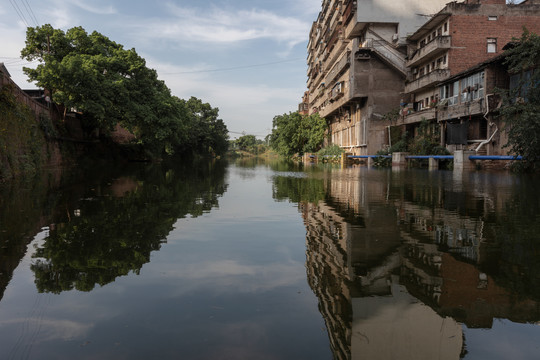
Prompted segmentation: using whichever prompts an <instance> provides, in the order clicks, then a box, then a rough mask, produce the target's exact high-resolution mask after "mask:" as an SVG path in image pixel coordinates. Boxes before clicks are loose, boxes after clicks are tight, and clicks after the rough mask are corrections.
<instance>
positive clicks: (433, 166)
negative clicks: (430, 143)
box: [429, 158, 439, 170]
mask: <svg viewBox="0 0 540 360" xmlns="http://www.w3.org/2000/svg"><path fill="white" fill-rule="evenodd" d="M429 170H439V160H437V159H434V158H429Z"/></svg>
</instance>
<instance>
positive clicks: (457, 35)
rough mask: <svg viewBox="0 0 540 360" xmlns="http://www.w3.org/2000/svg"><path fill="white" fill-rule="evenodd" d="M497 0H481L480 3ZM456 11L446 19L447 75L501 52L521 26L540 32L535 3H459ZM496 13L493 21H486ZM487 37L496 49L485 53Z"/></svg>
mask: <svg viewBox="0 0 540 360" xmlns="http://www.w3.org/2000/svg"><path fill="white" fill-rule="evenodd" d="M503 2H504V1H503ZM492 3H497V1H495V0H492V1H487V0H484V1H482V5H485V4H492ZM459 10H461V11H459V13H457V14H454V15H452V17H451V18H450V35H451V36H452V48H451V50H450V52H449V54H448V63H449V68H450V71H451V74H452V75H454V74H457V73H460V72H462V71H464V70H466V69H468V68H470V67H472V66H474V65H476V64H478V63H480V62H482V61H485V60H487V59H489V58H492V57H494V56H497V55H499V54H501V53H502V52H503V47H504V46H505V45H506V44H508V43H509V42H511V41H512V39H513V38H520V37H521V34H522V33H523V28H524V27H526V28H527V29H528V30H529V31H531V32H535V33H540V21H539V19H540V8H539V7H538V6H534V7H533V6H527V7H515V8H509V7H507V6H506V5H502V6H487V5H486V6H482V7H477V6H472V5H469V6H466V7H463V6H461V7H460V8H459ZM489 16H497V20H489ZM488 38H493V39H496V47H497V51H496V52H495V53H488V51H487V42H488Z"/></svg>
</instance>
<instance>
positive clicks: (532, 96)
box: [501, 30, 540, 170]
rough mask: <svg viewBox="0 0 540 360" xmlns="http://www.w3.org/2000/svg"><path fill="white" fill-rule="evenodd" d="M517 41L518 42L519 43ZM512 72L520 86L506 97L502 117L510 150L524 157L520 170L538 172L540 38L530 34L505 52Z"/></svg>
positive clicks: (525, 33) (539, 145)
mask: <svg viewBox="0 0 540 360" xmlns="http://www.w3.org/2000/svg"><path fill="white" fill-rule="evenodd" d="M516 40H517V39H516ZM505 54H506V61H505V63H506V64H507V65H508V67H509V72H510V73H511V74H513V75H515V76H519V83H518V84H517V86H516V87H515V88H514V89H511V90H510V91H509V92H508V93H507V94H505V95H506V96H504V97H503V101H504V103H503V107H502V108H501V116H502V117H503V119H504V121H505V122H506V131H507V133H508V143H507V144H506V146H507V147H509V148H510V152H511V153H512V154H514V155H521V156H523V158H524V160H523V162H522V163H520V164H519V167H520V169H519V170H534V169H538V167H539V164H540V70H539V69H540V36H538V35H537V34H534V33H529V32H528V31H527V30H525V31H524V32H523V35H522V37H521V39H519V41H517V42H516V43H515V46H514V47H512V48H511V49H509V50H507V51H506V53H505Z"/></svg>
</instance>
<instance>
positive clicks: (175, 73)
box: [162, 58, 304, 75]
mask: <svg viewBox="0 0 540 360" xmlns="http://www.w3.org/2000/svg"><path fill="white" fill-rule="evenodd" d="M298 60H304V58H297V59H289V60H282V61H273V62H268V63H263V64H252V65H243V66H235V67H230V68H218V69H209V70H193V71H180V72H173V73H163V74H162V75H181V74H198V73H208V72H218V71H230V70H241V69H248V68H254V67H261V66H268V65H276V64H283V63H288V62H293V61H298Z"/></svg>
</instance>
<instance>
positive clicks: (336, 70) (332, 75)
mask: <svg viewBox="0 0 540 360" xmlns="http://www.w3.org/2000/svg"><path fill="white" fill-rule="evenodd" d="M350 63H351V52H350V51H347V52H346V53H345V54H343V56H342V57H341V59H339V61H337V62H336V64H335V65H334V67H333V68H332V69H331V70H330V72H329V73H328V75H327V76H326V79H325V83H326V84H330V83H331V82H332V81H334V80H335V79H336V78H337V77H338V76H339V75H340V74H341V73H342V72H343V70H344V69H345V68H346V67H348V66H349V65H350Z"/></svg>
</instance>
